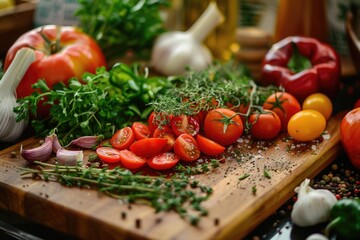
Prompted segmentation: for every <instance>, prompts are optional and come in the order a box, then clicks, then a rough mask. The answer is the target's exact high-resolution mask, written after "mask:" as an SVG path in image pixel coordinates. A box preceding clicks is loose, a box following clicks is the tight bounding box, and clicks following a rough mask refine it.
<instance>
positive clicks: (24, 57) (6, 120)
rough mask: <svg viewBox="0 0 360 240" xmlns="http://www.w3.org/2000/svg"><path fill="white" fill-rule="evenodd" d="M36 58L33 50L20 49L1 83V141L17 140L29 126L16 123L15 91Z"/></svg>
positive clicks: (22, 122)
mask: <svg viewBox="0 0 360 240" xmlns="http://www.w3.org/2000/svg"><path fill="white" fill-rule="evenodd" d="M35 58H36V55H35V52H34V51H33V50H32V49H30V48H22V49H20V50H19V51H18V52H17V53H16V55H15V58H14V60H13V62H12V63H11V65H10V67H9V68H8V69H7V71H6V72H5V74H4V76H3V78H2V79H1V81H0V141H3V142H11V141H14V140H16V139H17V138H18V137H20V135H21V134H22V133H23V131H24V129H25V128H26V126H27V121H21V122H16V114H15V113H14V111H13V109H14V107H16V106H17V105H18V104H17V103H16V94H15V90H16V88H17V86H18V85H19V83H20V81H21V79H22V78H23V76H24V74H25V73H26V71H27V69H28V68H29V66H30V65H31V63H33V62H34V61H35Z"/></svg>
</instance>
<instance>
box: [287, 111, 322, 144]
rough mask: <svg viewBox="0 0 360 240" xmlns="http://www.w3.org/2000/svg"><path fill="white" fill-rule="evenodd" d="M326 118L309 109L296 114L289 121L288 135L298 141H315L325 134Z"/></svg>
mask: <svg viewBox="0 0 360 240" xmlns="http://www.w3.org/2000/svg"><path fill="white" fill-rule="evenodd" d="M325 127H326V119H325V117H324V116H323V115H322V114H321V113H320V112H318V111H316V110H312V109H307V110H301V111H300V112H297V113H295V114H294V115H293V116H292V117H291V118H290V120H289V123H288V133H289V135H290V136H291V137H292V138H294V139H295V140H297V141H300V142H307V141H311V140H314V139H316V138H318V137H320V135H321V134H322V133H323V132H324V130H325Z"/></svg>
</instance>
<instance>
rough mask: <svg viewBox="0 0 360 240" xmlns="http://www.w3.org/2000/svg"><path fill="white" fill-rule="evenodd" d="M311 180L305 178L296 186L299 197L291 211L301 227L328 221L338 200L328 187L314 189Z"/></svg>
mask: <svg viewBox="0 0 360 240" xmlns="http://www.w3.org/2000/svg"><path fill="white" fill-rule="evenodd" d="M309 184H310V180H309V179H305V180H304V181H303V182H302V183H301V185H300V187H297V188H295V192H297V193H298V199H297V201H296V202H295V204H294V207H293V209H292V211H291V219H292V221H293V223H294V224H296V225H298V226H300V227H307V226H313V225H316V224H318V223H322V222H325V221H327V220H328V219H329V218H330V210H331V208H332V207H333V206H334V204H335V203H336V202H337V199H336V197H335V195H334V194H333V193H332V192H330V191H329V190H326V189H316V190H315V189H313V188H312V187H310V186H309Z"/></svg>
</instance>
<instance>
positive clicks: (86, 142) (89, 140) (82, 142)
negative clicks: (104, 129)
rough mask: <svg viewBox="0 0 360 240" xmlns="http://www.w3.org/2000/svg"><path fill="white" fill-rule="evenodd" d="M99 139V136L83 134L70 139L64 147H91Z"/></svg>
mask: <svg viewBox="0 0 360 240" xmlns="http://www.w3.org/2000/svg"><path fill="white" fill-rule="evenodd" d="M100 140H101V137H100V136H83V137H79V138H77V139H74V140H72V141H71V142H70V143H69V144H68V145H67V146H66V147H70V146H76V147H80V148H86V149H91V148H93V147H95V146H96V145H97V144H98V143H99V142H100Z"/></svg>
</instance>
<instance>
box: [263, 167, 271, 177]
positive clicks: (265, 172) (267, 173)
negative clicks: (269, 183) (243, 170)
mask: <svg viewBox="0 0 360 240" xmlns="http://www.w3.org/2000/svg"><path fill="white" fill-rule="evenodd" d="M264 177H266V178H269V179H270V178H271V175H270V173H269V172H268V171H267V170H266V169H264Z"/></svg>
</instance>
